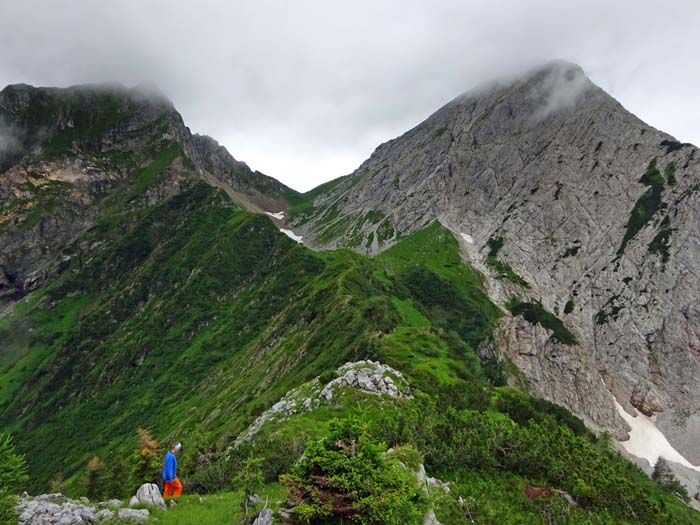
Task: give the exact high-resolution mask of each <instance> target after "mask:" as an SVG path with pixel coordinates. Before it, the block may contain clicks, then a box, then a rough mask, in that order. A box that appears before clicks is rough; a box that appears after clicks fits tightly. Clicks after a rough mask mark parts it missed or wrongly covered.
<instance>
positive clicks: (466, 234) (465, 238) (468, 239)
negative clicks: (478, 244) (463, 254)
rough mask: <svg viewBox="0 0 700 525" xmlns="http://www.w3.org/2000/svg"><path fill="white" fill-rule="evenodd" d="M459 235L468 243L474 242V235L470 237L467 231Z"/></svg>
mask: <svg viewBox="0 0 700 525" xmlns="http://www.w3.org/2000/svg"><path fill="white" fill-rule="evenodd" d="M460 235H461V236H462V239H464V240H465V241H467V242H468V243H469V244H474V237H472V236H471V235H469V234H468V233H460Z"/></svg>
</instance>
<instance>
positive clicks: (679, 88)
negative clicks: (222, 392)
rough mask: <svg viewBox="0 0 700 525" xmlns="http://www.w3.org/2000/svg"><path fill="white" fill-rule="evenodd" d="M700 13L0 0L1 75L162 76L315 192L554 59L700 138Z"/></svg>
mask: <svg viewBox="0 0 700 525" xmlns="http://www.w3.org/2000/svg"><path fill="white" fill-rule="evenodd" d="M611 4H612V5H611ZM699 24H700V4H698V3H696V2H692V1H690V0H686V1H677V2H674V3H672V4H668V5H664V6H663V8H660V7H659V5H658V4H657V3H654V2H648V1H634V2H633V1H628V0H621V1H618V2H615V3H610V2H603V1H602V0H601V1H599V0H591V1H587V2H577V3H575V5H574V4H573V3H571V2H556V1H544V0H532V1H529V2H518V1H516V0H509V1H506V0H504V1H497V2H488V3H487V2H462V1H436V2H430V3H428V2H419V1H414V0H408V1H404V2H389V1H382V0H379V1H365V0H362V1H358V2H353V3H352V4H348V5H344V4H342V3H335V2H327V1H326V2H323V1H310V0H301V1H297V2H271V1H235V2H224V1H222V0H207V1H202V2H194V1H177V2H173V1H165V0H147V1H136V0H122V1H119V2H109V3H107V2H89V1H87V0H84V1H65V0H53V1H50V0H27V1H23V2H8V1H5V2H2V3H0V48H2V49H3V52H2V53H0V85H2V86H4V85H6V84H11V83H18V82H26V83H29V84H34V85H53V86H68V85H73V84H80V83H85V82H118V83H121V84H124V85H127V86H134V85H141V84H144V85H149V86H155V87H154V88H153V90H154V91H156V92H157V91H162V92H163V93H164V94H165V95H166V96H167V97H168V98H169V99H171V100H172V102H173V103H174V105H175V107H176V108H177V109H178V110H179V111H180V112H181V113H182V114H183V117H184V119H185V121H186V123H187V124H188V125H189V126H190V128H191V129H192V130H193V131H194V132H197V133H204V134H208V135H211V136H212V137H214V138H215V139H216V140H218V141H219V142H220V143H222V144H223V145H224V146H226V147H227V149H228V150H229V151H230V152H231V154H232V155H233V156H234V157H236V158H237V159H239V160H242V161H244V162H246V163H248V164H249V165H250V166H251V168H253V169H257V170H260V171H262V172H264V173H266V174H269V175H271V176H274V177H276V178H278V179H280V180H281V181H283V182H284V183H286V184H288V185H290V186H292V187H294V188H296V189H300V190H307V189H310V188H311V187H313V186H316V185H317V184H319V183H321V182H324V181H326V180H330V179H332V178H335V177H338V176H341V175H344V174H347V173H349V172H351V171H353V170H354V169H355V168H356V167H357V166H358V165H359V164H360V163H361V162H362V161H363V160H364V159H365V158H367V157H368V156H369V155H370V154H371V152H372V151H373V150H374V148H375V147H376V146H378V145H379V144H380V143H381V142H384V141H386V140H389V139H391V138H393V137H395V136H397V135H399V134H401V133H403V132H405V131H406V130H408V129H409V128H411V127H412V126H414V125H416V124H418V123H419V122H420V121H422V120H423V119H424V118H426V117H427V116H428V115H430V114H431V113H432V112H433V111H435V110H437V109H438V108H439V107H440V106H442V105H443V104H445V103H446V102H448V101H449V100H451V99H452V98H454V97H456V96H458V95H459V94H460V93H462V92H464V91H467V90H469V89H471V88H472V87H474V86H476V85H481V84H483V83H484V82H485V81H487V80H488V79H491V78H499V77H504V76H508V75H512V74H513V73H514V72H517V71H524V70H527V69H528V68H532V67H535V66H537V65H538V64H541V63H543V62H546V61H549V60H552V59H564V60H567V61H570V62H574V63H577V64H579V65H580V66H581V67H582V68H583V70H584V71H585V72H586V74H587V75H588V76H589V77H590V78H591V79H592V80H593V81H594V82H595V83H597V84H598V85H600V86H601V87H602V88H603V89H605V90H606V91H608V92H609V93H611V94H612V95H613V96H614V97H616V98H617V99H618V100H620V101H621V102H622V104H623V105H624V106H625V107H627V108H628V109H629V110H631V111H632V112H633V113H635V114H637V115H638V116H639V117H640V118H642V119H643V120H645V121H647V122H648V123H650V124H651V125H653V126H655V127H657V128H660V129H663V130H664V131H667V132H668V133H670V134H672V135H674V136H676V137H677V138H678V139H679V140H681V141H684V142H693V143H696V144H698V143H700V129H699V126H698V124H697V123H698V122H699V121H700V118H698V117H700V114H699V112H700V110H699V109H698V108H700V91H698V90H697V89H696V88H695V86H697V85H699V84H700V71H699V70H698V69H697V67H695V66H696V53H697V49H696V47H697V46H696V41H695V39H694V35H695V34H696V28H697V27H698V25H699ZM574 99H575V96H574ZM553 103H554V104H564V105H566V104H568V103H569V101H568V99H562V100H554V101H553ZM545 110H546V111H549V110H548V109H546V108H545ZM3 140H5V141H6V142H5V144H6V146H5V147H11V140H9V139H7V138H5V139H3Z"/></svg>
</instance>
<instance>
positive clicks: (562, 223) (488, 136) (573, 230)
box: [289, 62, 700, 464]
mask: <svg viewBox="0 0 700 525" xmlns="http://www.w3.org/2000/svg"><path fill="white" fill-rule="evenodd" d="M699 190H700V162H698V155H697V148H695V147H694V146H691V145H689V144H681V143H679V142H677V141H676V140H675V139H673V137H671V136H669V135H667V134H665V133H662V132H660V131H658V130H656V129H654V128H652V127H650V126H648V125H646V124H644V123H643V122H642V121H640V120H639V119H638V118H636V117H635V116H634V115H632V114H631V113H629V112H628V111H626V110H625V109H624V108H623V107H622V106H621V105H620V104H619V103H618V102H617V101H615V100H614V99H613V98H612V97H610V96H609V95H608V94H606V93H605V92H604V91H603V90H601V89H600V88H598V87H597V86H595V85H594V84H593V83H592V82H591V81H590V80H589V79H588V78H587V77H586V76H585V75H584V73H583V72H582V71H581V69H580V68H578V67H577V66H574V65H571V64H566V63H558V62H557V63H552V64H549V65H548V66H546V67H544V68H541V69H538V70H536V71H534V72H531V73H529V74H527V75H525V76H523V77H521V78H517V79H514V80H509V81H503V82H499V83H493V84H490V85H486V86H483V87H482V88H479V89H476V90H473V91H471V92H468V93H466V94H464V95H462V96H460V97H458V98H456V99H455V100H453V101H452V102H450V103H449V104H447V105H446V106H445V107H443V108H442V109H440V110H439V111H437V112H436V113H435V114H433V115H432V116H430V117H429V118H428V119H427V120H426V121H425V122H423V123H421V124H419V125H418V126H417V127H415V128H414V129H412V130H410V131H409V132H407V133H406V134H404V135H402V136H401V137H399V138H397V139H395V140H392V141H389V142H388V143H386V144H382V145H381V146H380V147H379V148H377V150H376V151H375V152H374V154H373V155H372V156H371V157H370V158H369V159H368V160H367V161H366V162H365V163H364V164H362V166H360V168H358V170H357V171H356V172H355V173H353V174H352V175H350V176H348V177H345V178H343V179H339V180H338V181H337V182H335V183H330V184H328V185H326V186H325V187H324V188H321V189H320V190H317V191H316V192H315V193H314V194H311V195H309V196H308V198H307V199H306V200H305V201H304V199H302V201H304V204H303V206H301V205H298V204H297V205H293V206H292V207H291V208H290V209H291V210H292V211H294V213H293V214H292V215H291V216H290V217H289V219H290V224H291V225H293V227H294V229H295V231H296V232H297V233H298V234H301V235H303V236H304V239H305V242H307V243H308V244H309V245H311V246H323V247H335V246H347V247H351V248H353V249H355V250H357V251H361V252H366V253H376V252H380V251H382V250H385V249H387V248H388V247H390V246H391V245H392V244H393V243H395V242H397V241H398V240H399V239H400V238H401V237H402V236H403V235H406V234H410V233H411V232H413V231H416V230H417V229H420V228H423V227H424V226H425V225H426V224H429V223H430V222H432V221H434V220H436V219H438V220H440V221H441V222H442V224H444V225H445V226H446V227H448V228H449V229H450V230H452V231H453V232H455V235H457V236H458V237H459V238H460V239H461V240H462V244H463V247H464V250H465V253H466V260H467V261H469V262H470V263H471V264H473V265H474V266H475V267H476V268H479V269H480V270H482V271H483V272H484V274H485V275H486V277H487V290H488V293H489V296H490V297H491V298H492V299H493V300H494V301H495V302H496V303H497V304H499V305H500V306H502V307H503V308H508V305H509V303H511V299H512V298H513V297H519V298H520V299H521V300H525V301H529V302H531V303H534V304H537V303H538V302H541V307H530V311H531V312H534V311H535V310H537V309H539V311H540V316H541V317H542V316H545V313H544V311H546V312H549V314H548V315H550V316H556V317H558V318H559V319H560V320H561V322H562V323H563V324H564V325H565V327H566V328H567V329H568V330H569V331H570V332H571V333H572V334H573V335H574V336H575V339H576V340H577V342H578V344H574V345H567V344H562V343H560V342H557V341H556V340H553V339H552V338H551V337H550V333H549V332H548V331H546V330H543V329H542V327H541V324H540V323H537V322H534V323H531V322H527V320H526V319H525V318H524V317H523V316H522V315H520V316H518V315H515V316H505V317H503V318H502V321H501V324H500V327H499V330H498V335H497V344H496V350H497V352H499V353H500V354H501V355H505V356H507V357H508V358H510V359H512V361H513V362H514V363H515V364H516V365H517V368H518V369H519V370H520V371H521V372H522V373H523V376H524V379H525V382H526V384H527V387H528V389H530V390H531V391H532V392H534V393H536V394H537V395H540V396H543V397H545V398H547V399H551V400H554V401H557V402H560V403H563V404H565V405H566V406H568V407H569V408H571V409H572V410H573V411H574V412H576V413H577V414H579V415H581V416H582V417H584V418H585V419H586V420H587V421H588V422H589V424H591V425H593V426H594V427H599V428H602V429H607V430H610V431H613V432H614V434H615V435H616V436H617V437H618V438H620V439H624V438H625V437H626V435H627V434H626V432H627V430H629V426H628V425H627V423H626V422H625V421H624V420H623V418H622V417H621V415H620V413H619V412H618V410H619V409H618V407H617V405H616V402H615V399H617V401H619V403H620V404H621V405H622V407H624V409H625V410H627V411H629V412H630V413H631V414H632V415H634V414H635V413H636V410H639V411H641V412H643V413H644V414H647V415H651V414H657V424H658V426H659V427H660V428H661V429H662V430H663V432H664V433H665V434H666V436H667V438H668V439H669V440H670V442H671V444H672V445H673V446H674V447H676V448H677V449H678V450H680V451H681V452H682V453H683V454H684V455H685V457H686V458H687V459H688V460H690V462H691V463H693V464H698V463H700V448H698V446H697V439H696V436H697V432H698V421H700V405H699V404H698V399H700V382H699V381H698V378H700V369H699V367H700V361H699V360H698V348H700V346H699V343H698V341H699V340H698V334H699V333H700V324H698V319H700V317H698V315H697V314H698V307H699V303H698V301H697V298H696V297H695V295H696V294H694V290H697V289H698V287H699V286H700V282H698V277H697V276H698V274H699V272H698V261H699V260H700V258H699V257H698V255H699V254H698V253H697V246H698V241H699V240H700V231H699V230H698V224H699V223H698V220H697V218H698V217H697V210H698V209H699V204H700V203H699V202H698V199H700V193H699ZM297 200H299V199H297ZM511 304H512V303H511ZM516 311H517V310H516ZM519 311H521V312H522V311H523V309H520V310H519ZM526 317H527V316H526ZM533 319H535V317H533V316H531V317H530V320H531V321H532V320H533ZM489 351H490V350H489ZM572 385H573V388H572ZM649 459H650V460H651V461H652V462H653V461H654V460H653V458H651V457H650V458H649Z"/></svg>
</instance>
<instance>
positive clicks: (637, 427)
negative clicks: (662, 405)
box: [615, 399, 700, 472]
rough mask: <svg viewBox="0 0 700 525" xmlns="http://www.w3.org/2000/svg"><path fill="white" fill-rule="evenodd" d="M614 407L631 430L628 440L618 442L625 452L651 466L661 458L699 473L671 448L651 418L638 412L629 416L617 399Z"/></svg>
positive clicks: (699, 470) (695, 467) (698, 468)
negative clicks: (644, 460)
mask: <svg viewBox="0 0 700 525" xmlns="http://www.w3.org/2000/svg"><path fill="white" fill-rule="evenodd" d="M615 406H616V407H617V411H618V412H619V413H620V415H621V416H622V419H624V420H625V421H627V424H628V425H629V426H630V427H631V428H632V430H631V431H630V438H629V439H628V440H627V441H621V442H620V443H621V444H622V446H623V447H625V450H627V452H629V453H630V454H632V455H634V456H637V457H638V458H643V459H646V460H647V461H648V462H649V464H650V465H651V466H654V464H655V463H656V461H657V460H658V459H659V457H662V458H664V459H666V460H668V461H673V462H674V463H680V464H681V465H683V466H684V467H688V468H691V469H693V470H697V471H698V472H700V467H698V466H695V465H693V464H691V463H690V462H689V461H688V460H687V459H685V458H684V457H683V456H682V455H681V453H680V452H678V451H677V450H676V449H675V448H673V446H672V445H671V443H669V442H668V439H666V436H664V435H663V433H662V432H661V431H660V430H659V429H658V428H657V426H656V422H655V421H654V419H653V418H651V417H649V416H646V415H644V414H642V413H641V412H639V411H637V416H636V417H635V416H630V415H629V414H628V413H627V412H626V411H625V409H624V408H622V405H620V403H618V402H617V399H615Z"/></svg>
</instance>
